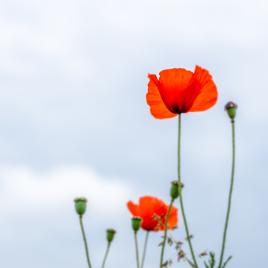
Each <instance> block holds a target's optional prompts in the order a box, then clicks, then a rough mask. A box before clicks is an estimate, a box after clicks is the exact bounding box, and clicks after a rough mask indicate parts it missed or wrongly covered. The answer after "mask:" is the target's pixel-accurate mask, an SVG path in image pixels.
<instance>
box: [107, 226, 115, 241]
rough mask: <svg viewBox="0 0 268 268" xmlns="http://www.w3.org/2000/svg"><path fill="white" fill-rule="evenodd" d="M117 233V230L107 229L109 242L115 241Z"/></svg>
mask: <svg viewBox="0 0 268 268" xmlns="http://www.w3.org/2000/svg"><path fill="white" fill-rule="evenodd" d="M115 234H116V230H114V229H107V231H106V238H107V241H108V243H111V242H112V241H113V239H114V236H115Z"/></svg>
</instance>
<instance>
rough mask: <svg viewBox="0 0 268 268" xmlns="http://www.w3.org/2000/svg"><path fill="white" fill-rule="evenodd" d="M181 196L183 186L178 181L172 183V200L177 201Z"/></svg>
mask: <svg viewBox="0 0 268 268" xmlns="http://www.w3.org/2000/svg"><path fill="white" fill-rule="evenodd" d="M180 194H181V184H179V183H178V181H172V182H171V187H170V197H171V198H172V200H175V199H176V198H178V196H179V195H180Z"/></svg>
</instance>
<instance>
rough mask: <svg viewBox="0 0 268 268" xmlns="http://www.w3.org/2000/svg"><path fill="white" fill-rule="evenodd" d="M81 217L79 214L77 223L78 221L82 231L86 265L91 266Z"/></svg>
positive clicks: (89, 267) (90, 267)
mask: <svg viewBox="0 0 268 268" xmlns="http://www.w3.org/2000/svg"><path fill="white" fill-rule="evenodd" d="M82 217H83V215H79V223H80V227H81V232H82V237H83V241H84V246H85V252H86V259H87V265H88V268H92V265H91V262H90V258H89V251H88V245H87V238H86V234H85V229H84V225H83V219H82Z"/></svg>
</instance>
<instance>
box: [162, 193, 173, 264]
mask: <svg viewBox="0 0 268 268" xmlns="http://www.w3.org/2000/svg"><path fill="white" fill-rule="evenodd" d="M173 202H174V199H173V198H172V199H171V201H170V204H169V207H168V212H167V215H166V219H165V230H164V238H163V242H162V248H161V255H160V268H162V267H163V266H164V265H163V262H164V253H165V247H166V241H167V232H168V218H169V215H170V211H171V208H172V205H173Z"/></svg>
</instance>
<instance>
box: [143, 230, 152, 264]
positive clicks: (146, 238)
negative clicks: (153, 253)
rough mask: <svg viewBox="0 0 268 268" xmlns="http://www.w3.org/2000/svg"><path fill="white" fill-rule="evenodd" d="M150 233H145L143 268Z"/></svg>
mask: <svg viewBox="0 0 268 268" xmlns="http://www.w3.org/2000/svg"><path fill="white" fill-rule="evenodd" d="M149 233H150V232H149V231H147V232H146V235H145V241H144V247H143V253H142V260H141V268H143V266H144V261H145V257H146V252H147V245H148V238H149Z"/></svg>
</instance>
